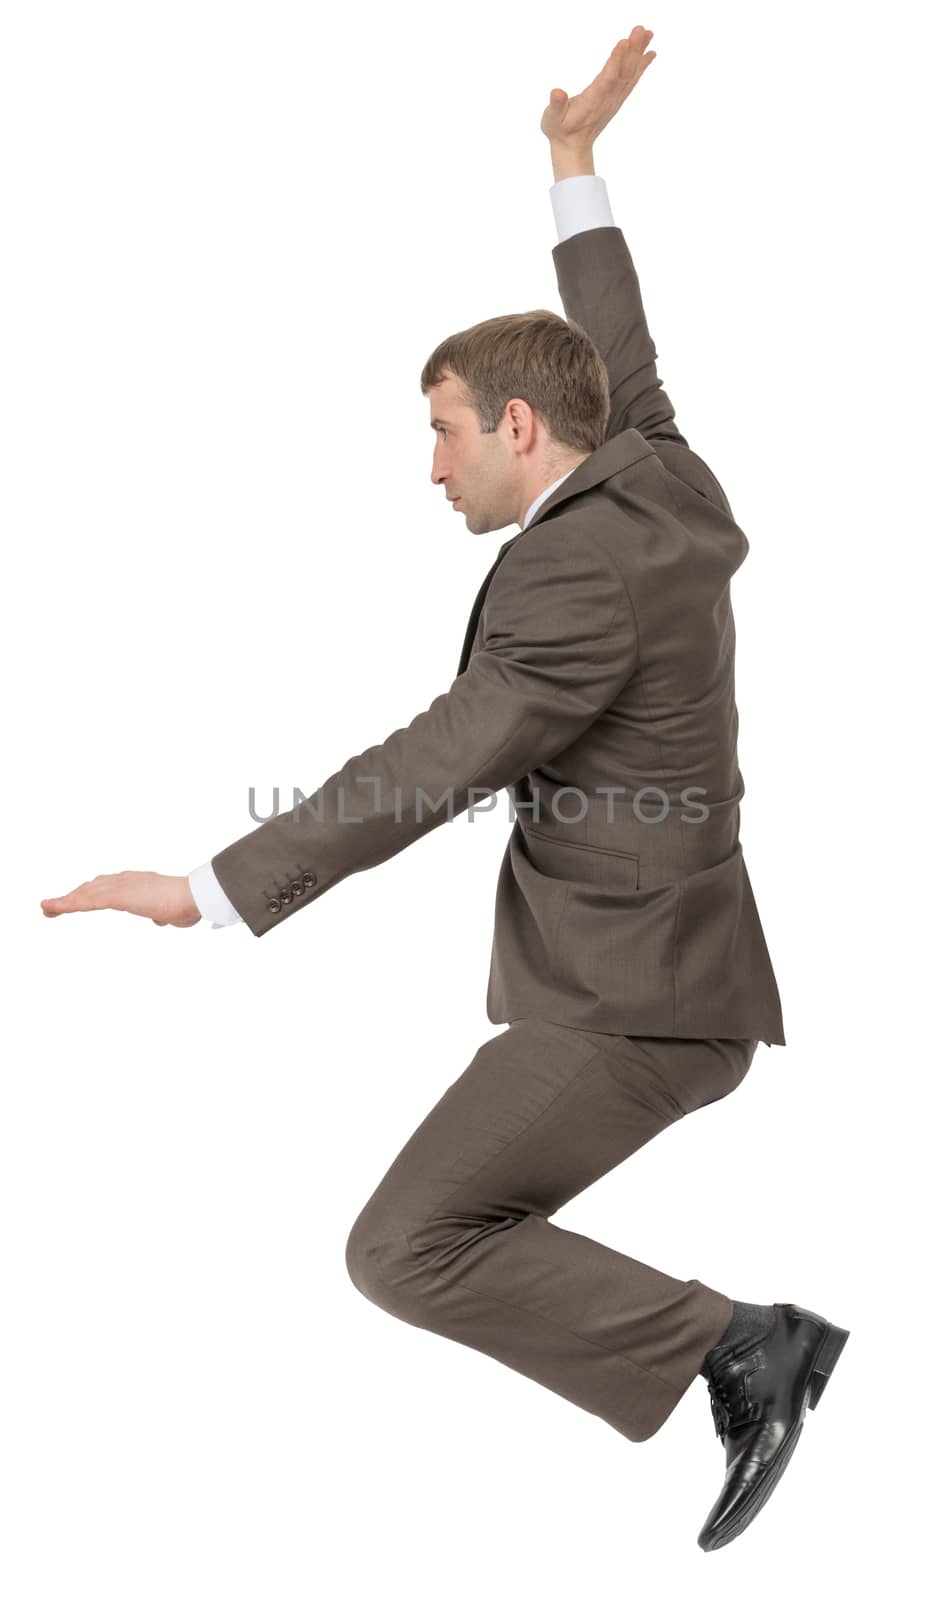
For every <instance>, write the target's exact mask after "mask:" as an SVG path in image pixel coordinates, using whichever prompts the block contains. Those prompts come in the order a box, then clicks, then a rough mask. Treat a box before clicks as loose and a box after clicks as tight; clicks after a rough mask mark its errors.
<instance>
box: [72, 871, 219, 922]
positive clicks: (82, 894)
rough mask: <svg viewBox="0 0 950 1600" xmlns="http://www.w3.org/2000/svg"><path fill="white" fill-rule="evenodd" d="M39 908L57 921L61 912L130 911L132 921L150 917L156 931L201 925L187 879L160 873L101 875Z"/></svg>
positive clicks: (199, 914) (199, 915)
mask: <svg viewBox="0 0 950 1600" xmlns="http://www.w3.org/2000/svg"><path fill="white" fill-rule="evenodd" d="M40 905H41V906H42V908H43V915H44V917H59V916H61V915H62V914H63V912H64V911H131V913H132V915H133V916H135V917H151V919H152V921H153V922H154V923H156V924H157V926H158V927H159V928H168V927H171V928H193V927H194V926H195V923H196V922H200V921H201V912H200V911H199V910H198V907H197V906H196V904H195V897H194V895H193V894H192V892H191V886H190V884H189V882H188V879H187V878H172V877H169V876H168V875H167V874H166V873H163V872H111V873H105V874H102V873H100V875H99V877H98V878H93V879H92V881H91V882H90V883H81V884H80V885H79V888H78V889H73V890H71V891H70V893H69V894H63V895H60V896H59V897H58V899H54V900H41V901H40Z"/></svg>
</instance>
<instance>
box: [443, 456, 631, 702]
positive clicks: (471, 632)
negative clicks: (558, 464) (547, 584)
mask: <svg viewBox="0 0 950 1600" xmlns="http://www.w3.org/2000/svg"><path fill="white" fill-rule="evenodd" d="M654 455H656V451H655V450H654V448H653V446H652V445H651V444H648V443H647V441H646V440H645V439H644V438H643V436H642V434H640V433H638V432H637V430H636V428H624V429H623V431H622V433H615V434H614V435H613V438H611V439H608V440H607V441H606V443H605V444H602V445H601V446H600V448H599V449H598V450H593V451H592V452H591V454H590V455H589V456H586V457H585V458H584V460H583V461H582V462H581V464H580V466H579V467H575V469H574V471H573V472H572V473H570V475H569V476H568V477H567V478H565V480H564V482H563V483H562V484H560V485H559V486H558V488H557V489H555V491H554V493H553V494H549V495H548V497H547V499H546V500H545V501H544V503H543V505H541V506H540V507H539V509H538V510H537V511H536V512H535V514H534V516H533V517H532V518H531V521H530V522H529V523H528V525H527V527H525V528H522V529H521V532H520V533H516V534H515V536H514V538H513V539H509V540H507V542H506V543H505V544H503V545H502V547H501V549H500V550H499V552H498V554H497V556H496V557H495V560H494V561H493V563H492V565H491V567H490V568H489V570H488V572H487V573H486V574H485V578H484V580H483V582H482V586H481V588H480V589H479V591H478V594H477V595H476V596H475V604H474V605H473V606H472V612H471V616H470V617H469V619H468V627H467V628H466V630H465V642H464V644H463V645H462V654H461V655H460V656H459V664H458V667H457V669H456V677H457V676H458V675H459V673H462V672H464V671H465V669H466V667H467V666H468V662H469V657H470V655H471V653H472V645H473V644H474V642H475V634H476V632H477V631H478V619H479V617H480V616H481V611H482V606H483V605H484V604H485V596H486V595H487V593H488V588H489V585H490V583H491V581H492V578H493V577H494V576H495V573H496V572H497V571H498V568H499V566H500V565H501V562H502V561H503V560H504V558H505V556H506V555H507V553H508V551H509V550H510V549H511V547H512V545H513V544H516V543H517V541H518V540H519V539H522V538H523V537H524V535H525V534H526V533H527V531H528V528H534V527H536V526H537V524H538V523H539V522H541V521H543V519H544V518H545V517H546V516H547V515H548V513H549V512H550V511H553V510H555V509H556V507H558V506H561V505H563V504H564V502H565V501H566V500H570V499H571V498H572V497H573V496H574V495H577V494H583V493H584V491H585V490H586V489H592V488H593V487H594V485H595V484H598V483H603V481H604V479H605V478H610V477H613V474H614V473H615V472H620V471H621V470H622V469H623V468H624V467H632V466H634V465H635V464H636V462H638V461H642V460H643V458H644V457H645V456H654Z"/></svg>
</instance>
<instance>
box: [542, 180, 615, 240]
mask: <svg viewBox="0 0 950 1600" xmlns="http://www.w3.org/2000/svg"><path fill="white" fill-rule="evenodd" d="M548 193H549V194H550V196H551V204H552V206H553V207H554V221H555V223H556V225H557V237H558V243H559V244H560V243H561V242H562V240H564V239H569V238H570V237H571V235H572V234H573V233H585V232H586V231H587V229H588V228H613V227H615V226H616V224H615V222H614V219H613V214H612V212H611V210H610V201H609V200H608V198H607V185H606V184H605V182H604V180H603V178H602V177H601V176H600V174H599V173H596V172H582V173H579V174H578V175H577V177H575V178H560V179H559V180H558V182H557V183H552V185H551V187H550V189H549V190H548Z"/></svg>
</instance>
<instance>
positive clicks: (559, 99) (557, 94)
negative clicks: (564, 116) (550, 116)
mask: <svg viewBox="0 0 950 1600" xmlns="http://www.w3.org/2000/svg"><path fill="white" fill-rule="evenodd" d="M550 103H551V105H552V106H553V107H554V109H555V111H563V109H564V107H565V106H566V104H567V91H566V90H564V89H552V90H551V102H550Z"/></svg>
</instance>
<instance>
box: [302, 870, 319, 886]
mask: <svg viewBox="0 0 950 1600" xmlns="http://www.w3.org/2000/svg"><path fill="white" fill-rule="evenodd" d="M316 881H317V880H316V878H315V877H314V875H313V873H312V872H305V873H304V875H303V886H304V888H305V889H312V888H313V886H314V884H315V883H316Z"/></svg>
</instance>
